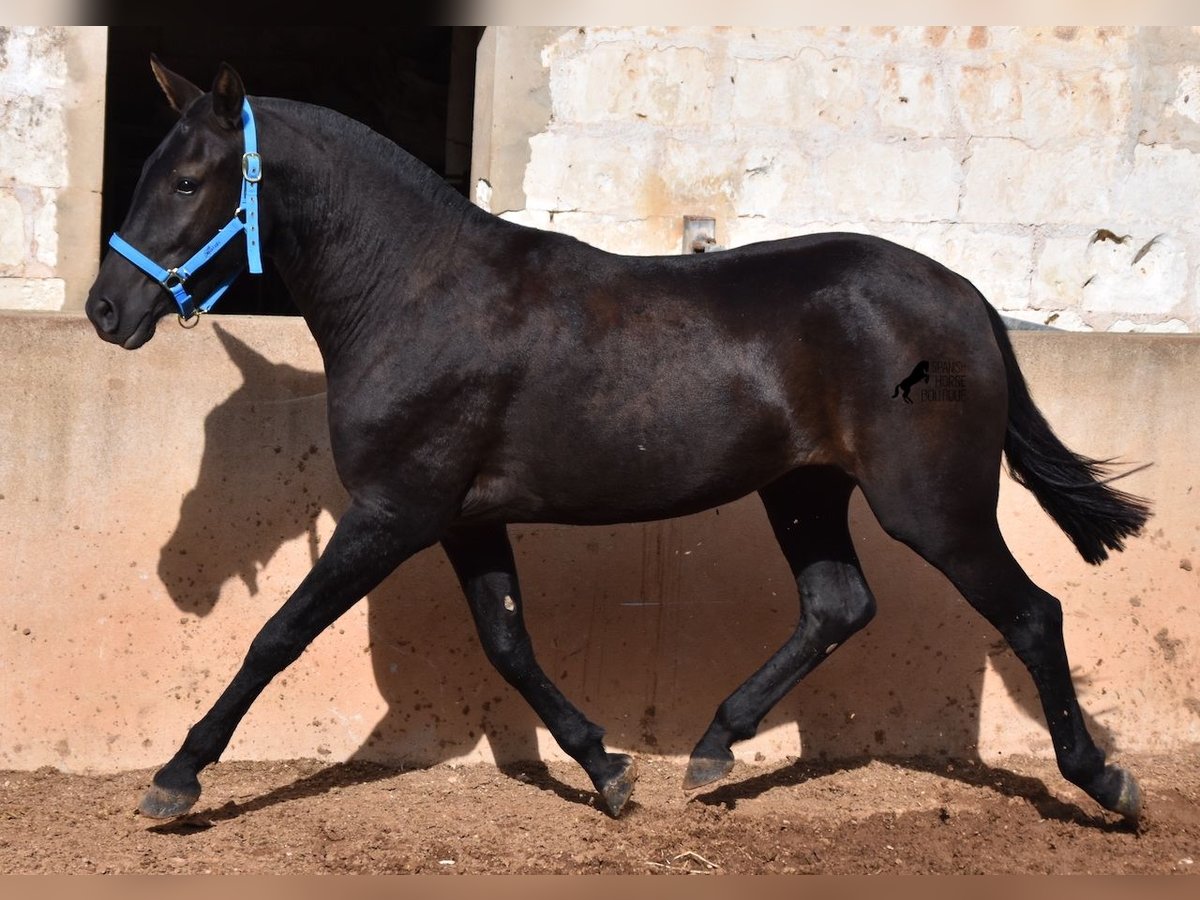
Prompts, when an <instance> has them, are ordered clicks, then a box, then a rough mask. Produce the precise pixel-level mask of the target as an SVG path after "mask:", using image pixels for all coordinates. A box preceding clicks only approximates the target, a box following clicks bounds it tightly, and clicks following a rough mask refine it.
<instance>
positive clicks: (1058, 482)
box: [980, 296, 1150, 565]
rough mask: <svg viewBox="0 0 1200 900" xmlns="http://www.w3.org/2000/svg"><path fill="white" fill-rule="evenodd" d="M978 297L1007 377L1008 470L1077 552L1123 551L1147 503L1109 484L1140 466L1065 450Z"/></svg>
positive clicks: (994, 315)
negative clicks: (1117, 469) (1118, 466)
mask: <svg viewBox="0 0 1200 900" xmlns="http://www.w3.org/2000/svg"><path fill="white" fill-rule="evenodd" d="M980 299H981V300H982V302H983V305H984V307H985V308H986V309H987V312H988V318H989V319H990V320H991V323H992V331H993V333H994V334H995V335H996V343H997V344H998V345H999V347H1000V355H1001V356H1002V357H1003V358H1004V369H1005V371H1006V373H1007V375H1008V430H1007V432H1006V433H1005V435H1004V456H1005V458H1006V460H1007V462H1008V472H1009V474H1010V475H1012V477H1013V479H1014V480H1015V481H1016V482H1017V483H1018V484H1022V485H1024V486H1025V487H1026V488H1028V489H1029V490H1030V491H1031V492H1032V493H1033V496H1034V497H1036V498H1037V501H1038V503H1040V504H1041V506H1042V509H1044V510H1045V511H1046V512H1047V513H1049V514H1050V517H1051V518H1052V519H1054V521H1055V522H1057V523H1058V525H1059V527H1060V528H1062V530H1063V531H1065V532H1066V533H1067V536H1068V537H1069V538H1070V539H1071V541H1072V542H1073V543H1074V544H1075V548H1076V549H1077V550H1078V551H1079V555H1080V556H1082V557H1083V558H1084V559H1085V560H1087V561H1088V562H1089V563H1091V564H1092V565H1097V564H1099V563H1101V562H1103V561H1104V560H1106V559H1107V558H1108V551H1109V550H1123V549H1124V548H1125V542H1124V539H1125V538H1127V537H1132V536H1133V535H1136V534H1138V533H1139V532H1140V531H1141V530H1142V526H1144V525H1145V524H1146V520H1147V519H1148V518H1149V517H1150V504H1149V502H1148V501H1146V500H1144V499H1142V498H1141V497H1135V496H1133V495H1132V494H1127V493H1124V492H1123V491H1118V490H1115V489H1114V488H1112V487H1111V486H1110V485H1109V483H1110V482H1112V481H1114V480H1116V479H1117V478H1122V477H1124V476H1125V475H1129V474H1131V472H1132V471H1138V469H1142V468H1145V466H1140V467H1138V469H1134V470H1130V471H1126V472H1123V473H1120V474H1116V475H1114V474H1111V471H1112V465H1113V462H1114V461H1113V460H1111V459H1105V460H1097V459H1089V458H1087V457H1085V456H1080V455H1078V454H1076V453H1073V452H1072V451H1070V450H1069V449H1067V447H1066V446H1065V445H1064V444H1063V442H1062V441H1060V440H1059V439H1058V437H1057V435H1055V434H1054V431H1053V430H1052V429H1051V428H1050V424H1049V423H1048V422H1047V421H1046V419H1045V418H1044V417H1043V416H1042V414H1041V412H1040V411H1039V410H1038V408H1037V406H1036V405H1034V402H1033V398H1032V397H1030V396H1029V388H1028V386H1027V385H1026V384H1025V377H1024V376H1023V375H1022V374H1021V370H1020V368H1019V367H1018V366H1017V358H1016V356H1015V355H1014V354H1013V349H1012V343H1011V341H1009V339H1008V329H1007V328H1006V327H1005V325H1004V320H1003V319H1001V318H1000V314H999V313H998V312H996V310H995V309H994V308H993V307H992V305H991V304H990V303H988V302H987V301H986V300H984V299H983V298H982V296H981V297H980ZM1147 465H1148V464H1147Z"/></svg>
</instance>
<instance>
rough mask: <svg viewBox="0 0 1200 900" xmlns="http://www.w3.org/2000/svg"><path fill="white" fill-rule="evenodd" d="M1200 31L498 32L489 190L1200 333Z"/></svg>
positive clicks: (652, 245)
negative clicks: (798, 242) (833, 240)
mask: <svg viewBox="0 0 1200 900" xmlns="http://www.w3.org/2000/svg"><path fill="white" fill-rule="evenodd" d="M1198 58H1200V27H1188V26H1163V27H1157V26H1155V27H1151V26H1119V27H1085V26H1063V27H1044V28H1035V27H1001V26H978V27H968V26H955V27H932V26H931V27H920V26H904V27H890V26H889V27H868V26H858V27H844V28H842V27H827V26H822V27H800V28H785V29H769V28H758V29H755V28H748V27H739V28H714V27H708V26H694V27H629V28H612V27H587V28H575V27H572V28H556V29H547V28H522V27H516V26H496V27H492V28H489V29H488V34H487V35H485V39H484V43H483V46H482V47H481V54H480V77H479V82H478V84H479V93H478V98H479V103H478V106H477V118H476V130H475V140H476V147H477V153H476V157H475V166H474V179H475V181H474V183H475V185H476V192H475V196H476V199H477V201H478V202H480V203H481V204H483V205H485V206H487V207H489V208H491V209H492V210H493V211H494V212H496V213H498V214H500V215H503V216H505V217H506V218H511V219H514V220H517V221H522V222H526V223H529V224H534V225H537V226H540V227H544V228H550V229H554V230H559V231H565V232H569V233H571V234H574V235H576V236H578V237H580V238H582V239H584V240H587V241H589V242H591V243H595V244H598V245H600V246H602V247H605V248H607V249H610V250H614V251H618V252H623V253H635V254H644V253H678V252H680V249H681V247H682V220H683V217H684V216H685V215H691V216H709V217H713V218H715V219H716V222H717V236H716V238H717V241H718V243H719V244H722V245H725V246H734V245H739V244H744V243H748V242H751V241H755V240H759V239H763V238H773V237H782V236H785V235H791V234H798V233H806V232H811V231H824V230H834V229H837V230H851V231H866V232H871V233H875V234H879V235H882V236H884V237H889V238H892V239H894V240H897V241H899V242H900V243H904V244H907V245H909V246H912V247H914V248H916V249H918V250H920V251H922V252H924V253H927V254H929V255H931V256H933V257H935V258H936V259H939V260H940V261H942V262H944V263H946V264H948V265H950V266H951V267H952V268H955V269H957V270H958V271H960V272H963V273H964V274H966V275H967V276H968V277H970V278H972V279H973V280H975V281H976V282H977V283H978V285H979V287H980V288H981V289H982V290H983V291H984V293H985V294H987V295H988V296H989V297H990V298H991V299H992V301H993V303H994V304H995V305H996V306H998V307H999V308H1001V309H1002V310H1004V311H1005V312H1006V313H1008V314H1010V315H1014V316H1019V317H1022V318H1026V319H1029V320H1033V321H1037V322H1039V323H1051V324H1053V325H1055V326H1056V327H1059V328H1066V329H1070V330H1083V331H1089V330H1098V331H1174V332H1184V331H1196V330H1197V329H1198V328H1200V292H1198V291H1197V284H1198V278H1200V207H1198V206H1197V204H1196V203H1195V202H1194V201H1195V185H1196V184H1197V183H1198V181H1200V65H1197V62H1196V60H1197V59H1198Z"/></svg>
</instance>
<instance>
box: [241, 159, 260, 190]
mask: <svg viewBox="0 0 1200 900" xmlns="http://www.w3.org/2000/svg"><path fill="white" fill-rule="evenodd" d="M242 177H243V178H244V179H246V180H247V181H248V182H250V183H251V184H255V183H257V182H259V181H262V157H261V156H259V155H258V154H257V153H243V154H242Z"/></svg>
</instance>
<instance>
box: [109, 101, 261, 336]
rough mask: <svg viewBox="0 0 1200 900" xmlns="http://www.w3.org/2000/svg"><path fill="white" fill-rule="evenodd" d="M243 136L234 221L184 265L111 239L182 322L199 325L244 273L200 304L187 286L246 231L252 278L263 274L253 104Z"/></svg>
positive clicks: (245, 107) (245, 112) (245, 110)
mask: <svg viewBox="0 0 1200 900" xmlns="http://www.w3.org/2000/svg"><path fill="white" fill-rule="evenodd" d="M242 135H243V136H244V138H245V145H246V152H245V153H243V154H242V198H241V203H240V204H239V205H238V208H237V210H236V211H235V212H234V214H233V218H232V219H230V220H229V223H228V224H227V225H226V226H225V227H224V228H222V229H221V230H220V231H218V232H217V233H216V235H215V236H214V237H213V239H212V240H210V241H209V242H208V243H207V244H205V245H204V246H203V247H201V248H200V249H199V250H197V251H196V252H195V254H193V255H192V258H191V259H189V260H188V261H187V262H185V263H184V264H183V265H181V266H175V267H174V268H172V269H166V268H163V267H162V266H160V265H159V264H158V263H156V262H155V261H154V260H152V259H150V257H148V256H146V255H145V254H144V253H142V252H141V251H140V250H138V249H137V248H136V247H134V246H133V245H132V244H130V243H129V242H128V241H127V240H125V239H124V238H123V237H121V236H120V235H119V234H117V233H116V232H115V231H114V232H113V234H112V237H110V238H109V239H108V245H109V246H110V247H112V248H113V249H114V250H116V251H117V252H118V253H120V254H121V255H122V256H123V257H125V258H126V259H127V260H129V261H130V262H131V263H133V264H134V265H135V266H137V267H138V268H139V269H141V270H142V271H143V272H145V273H146V274H147V275H149V276H150V277H151V278H153V279H154V280H155V281H157V282H158V283H159V284H161V285H162V286H163V287H164V288H165V289H166V290H167V291H168V292H169V293H170V295H171V297H172V298H173V299H174V300H175V304H176V305H177V306H178V307H179V322H180V324H186V323H187V322H189V321H190V322H191V323H192V324H193V325H194V324H195V319H194V317H196V316H199V314H200V313H205V312H208V311H209V310H210V309H212V308H213V306H214V305H215V304H216V302H217V301H218V300H220V299H221V295H222V294H224V293H225V291H226V290H227V289H228V288H229V286H230V285H231V284H233V282H234V279H236V278H237V277H238V275H240V274H241V269H238V270H236V271H234V273H233V274H232V275H230V276H229V277H227V278H225V279H223V280H222V281H221V283H220V284H219V285H218V286H217V288H216V290H214V291H213V292H212V293H211V294H209V295H208V298H207V299H206V300H205V301H204V302H203V303H199V304H197V303H196V302H195V300H194V299H193V298H192V295H191V294H189V293H188V292H187V287H186V283H187V280H188V279H189V278H191V277H192V276H193V275H194V274H196V270H197V269H199V268H200V267H201V266H202V265H204V264H205V263H206V262H208V261H209V260H210V259H212V258H213V257H214V256H215V255H216V254H217V251H219V250H220V249H221V248H222V247H224V246H225V245H226V244H228V243H229V242H230V241H231V240H233V239H234V238H235V237H236V236H237V235H238V234H239V233H240V232H242V231H245V232H246V264H247V266H248V267H249V270H250V274H251V275H261V274H262V270H263V269H262V253H261V251H260V249H259V236H258V183H259V181H261V180H262V157H260V156H259V155H258V135H257V133H256V131H255V128H254V114H253V113H252V112H250V101H249V100H244V101H243V102H242Z"/></svg>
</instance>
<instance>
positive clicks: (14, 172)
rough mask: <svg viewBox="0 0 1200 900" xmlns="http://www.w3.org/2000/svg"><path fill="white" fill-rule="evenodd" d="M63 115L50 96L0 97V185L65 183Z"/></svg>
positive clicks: (65, 139) (65, 143)
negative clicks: (11, 183) (8, 183)
mask: <svg viewBox="0 0 1200 900" xmlns="http://www.w3.org/2000/svg"><path fill="white" fill-rule="evenodd" d="M65 120H66V116H65V112H64V110H63V109H62V107H61V105H56V104H55V103H54V98H53V97H52V96H45V95H34V96H28V95H17V96H7V97H6V96H3V95H2V94H0V122H3V123H4V127H3V128H0V182H4V181H12V182H15V183H17V184H23V185H30V186H34V187H64V186H65V185H66V184H67V159H66V150H65V148H66V146H67V136H66V128H65Z"/></svg>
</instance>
